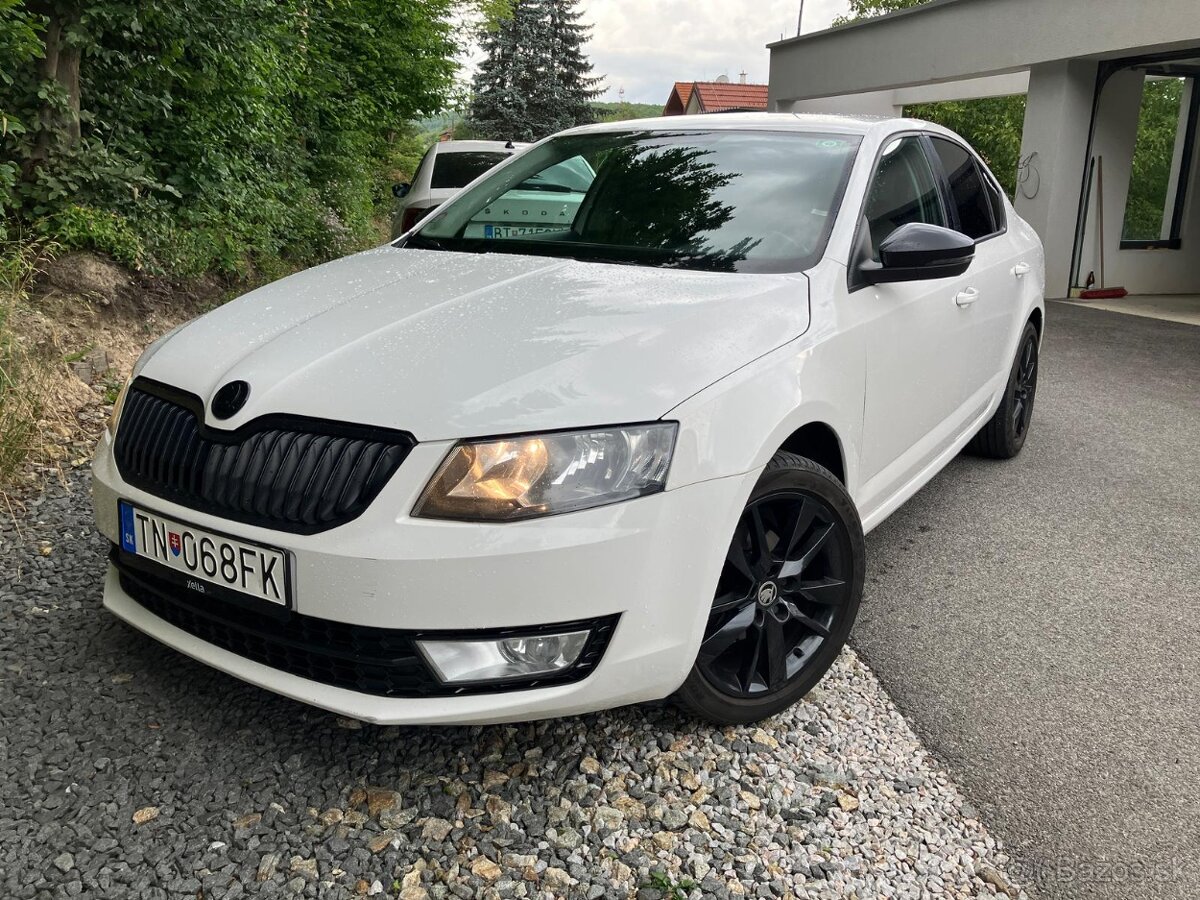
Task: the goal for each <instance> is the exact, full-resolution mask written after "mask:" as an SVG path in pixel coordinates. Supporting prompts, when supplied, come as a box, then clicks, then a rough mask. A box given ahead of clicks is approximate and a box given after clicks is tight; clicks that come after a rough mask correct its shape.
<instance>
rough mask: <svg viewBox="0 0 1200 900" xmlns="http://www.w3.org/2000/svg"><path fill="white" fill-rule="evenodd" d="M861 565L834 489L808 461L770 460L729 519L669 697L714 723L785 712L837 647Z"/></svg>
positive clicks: (844, 497) (850, 506) (852, 518)
mask: <svg viewBox="0 0 1200 900" xmlns="http://www.w3.org/2000/svg"><path fill="white" fill-rule="evenodd" d="M865 561H866V551H865V548H864V543H863V533H862V523H861V522H860V521H859V518H858V512H857V510H856V509H855V506H854V502H853V501H852V500H851V499H850V495H849V494H848V493H847V492H846V489H845V488H844V487H843V486H842V483H841V482H840V481H838V480H837V478H836V477H835V476H834V475H833V474H832V473H831V472H829V471H828V470H827V469H825V468H823V467H821V466H819V465H817V464H816V463H814V462H812V461H811V460H808V459H804V458H803V457H800V456H796V455H795V454H792V453H783V452H781V453H778V454H776V456H775V458H774V459H772V460H771V462H770V463H769V464H768V465H767V467H766V469H765V470H764V471H763V475H762V478H761V479H759V482H758V484H757V485H756V486H755V488H754V491H753V493H751V495H750V499H749V501H747V503H746V507H745V510H744V511H743V512H742V516H741V518H740V519H739V521H738V525H737V528H736V530H735V531H734V535H733V540H732V541H731V542H730V545H729V551H728V553H727V555H726V558H725V565H724V567H723V568H722V571H721V577H720V580H719V581H718V583H717V592H716V597H715V598H714V599H713V602H712V609H711V612H710V613H709V618H708V624H707V626H706V628H705V631H704V639H703V641H702V642H701V645H700V652H699V654H698V656H697V658H696V662H695V665H694V666H693V667H692V671H691V674H689V676H688V679H687V681H686V682H684V684H683V687H681V688H680V689H679V691H678V693H677V694H676V699H677V700H678V701H679V702H680V703H681V704H682V705H683V706H684V707H685V708H687V709H688V710H690V711H691V712H693V713H695V714H696V715H698V716H701V717H703V718H705V719H708V720H710V721H712V722H716V723H719V724H723V725H725V724H741V723H745V722H754V721H757V720H758V719H762V718H765V717H767V716H771V715H774V714H775V713H778V712H780V711H782V710H784V709H787V708H788V707H789V706H791V705H792V704H793V703H795V702H796V701H797V700H799V699H800V698H801V697H803V696H804V695H805V694H807V693H808V692H809V690H811V689H812V687H813V686H814V685H815V684H816V683H817V682H818V681H820V680H821V677H822V676H823V675H824V674H825V672H826V671H827V670H828V669H829V667H830V666H831V665H832V664H833V661H834V659H836V658H837V654H838V652H839V651H840V650H841V648H842V646H843V645H844V644H845V642H846V638H847V636H848V635H849V633H850V628H851V626H852V625H853V624H854V617H855V615H856V614H857V612H858V604H859V600H860V599H861V597H862V586H863V570H864V566H865Z"/></svg>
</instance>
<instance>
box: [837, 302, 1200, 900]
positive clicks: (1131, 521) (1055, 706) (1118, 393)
mask: <svg viewBox="0 0 1200 900" xmlns="http://www.w3.org/2000/svg"><path fill="white" fill-rule="evenodd" d="M867 547H868V553H869V557H870V564H869V570H868V581H867V590H866V595H865V599H864V603H863V607H862V612H861V614H860V619H859V624H858V626H857V629H856V637H855V638H854V642H855V645H856V647H857V649H858V650H859V651H860V653H861V654H862V655H863V656H864V657H865V659H866V660H867V662H868V663H869V664H870V665H871V667H872V668H873V669H874V671H875V672H876V674H877V675H878V677H879V678H880V680H881V681H882V682H883V684H884V686H885V687H886V688H887V690H888V691H889V693H890V694H891V696H892V697H893V699H894V700H895V702H896V703H897V705H898V706H899V707H900V709H901V711H902V712H904V713H905V715H906V716H907V717H908V719H909V721H910V723H911V724H912V726H913V727H914V729H915V730H916V732H917V733H918V735H919V736H920V737H921V738H922V739H923V740H924V742H925V744H926V746H927V747H928V748H929V749H930V750H931V751H932V752H933V753H934V754H935V755H936V756H937V757H939V758H940V759H941V760H942V762H943V763H945V764H946V765H947V766H948V768H949V769H950V771H951V772H952V773H953V774H954V775H955V776H956V777H957V779H958V781H959V783H960V784H961V785H962V786H963V787H964V790H965V791H966V793H967V795H968V797H969V798H970V799H971V800H972V801H974V802H975V803H976V804H977V805H978V806H979V807H980V809H981V811H982V813H983V819H984V820H985V821H987V822H988V823H989V825H990V827H991V830H992V831H993V833H994V834H996V835H997V836H998V837H1000V838H1001V839H1002V840H1003V841H1004V842H1005V843H1006V844H1007V846H1008V849H1009V851H1010V852H1011V853H1012V854H1013V855H1014V857H1015V858H1016V859H1015V862H1014V863H1013V864H1012V865H1010V873H1011V874H1012V875H1013V876H1015V877H1016V878H1017V880H1018V881H1021V882H1022V883H1024V884H1025V885H1026V886H1027V887H1028V888H1029V889H1030V892H1031V893H1033V894H1035V895H1036V896H1041V897H1045V898H1089V900H1090V898H1138V900H1142V898H1151V897H1153V898H1162V900H1167V898H1183V897H1189V898H1192V897H1196V896H1200V327H1195V326H1191V325H1184V324H1176V323H1171V322H1162V321H1156V320H1152V319H1146V318H1138V317H1135V316H1128V315H1122V314H1119V313H1112V312H1104V311H1100V310H1095V309H1088V308H1082V307H1076V306H1070V305H1066V304H1061V303H1052V304H1050V308H1049V310H1048V312H1047V325H1046V338H1045V341H1044V344H1043V348H1042V369H1041V375H1040V383H1039V389H1038V397H1037V401H1036V406H1035V411H1034V422H1033V428H1032V432H1031V434H1030V437H1029V440H1028V442H1027V444H1026V446H1025V449H1024V451H1023V452H1022V454H1021V455H1020V456H1019V457H1018V458H1017V459H1015V460H1012V461H1008V462H996V461H991V460H982V459H976V458H971V457H967V456H963V457H960V458H959V459H958V460H956V461H955V462H954V463H952V464H951V465H950V466H949V467H947V469H946V470H945V471H944V472H942V473H941V474H940V475H938V476H937V477H936V478H935V479H934V480H933V481H932V482H931V483H930V484H929V485H928V486H926V487H925V488H924V489H923V490H922V491H921V492H920V493H919V494H918V495H917V496H916V497H914V498H913V499H912V500H911V501H909V503H907V504H905V506H903V507H902V508H901V509H900V510H899V511H897V512H896V513H895V514H894V515H893V516H892V517H891V518H890V519H889V520H888V521H887V522H885V523H884V524H883V525H881V526H880V527H879V528H878V529H876V530H875V531H874V532H873V533H872V534H871V535H870V536H869V537H868V541H867Z"/></svg>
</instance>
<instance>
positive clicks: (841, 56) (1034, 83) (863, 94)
mask: <svg viewBox="0 0 1200 900" xmlns="http://www.w3.org/2000/svg"><path fill="white" fill-rule="evenodd" d="M770 51H771V77H770V103H771V108H772V109H775V110H778V111H783V112H788V111H794V112H837V111H842V112H855V113H864V112H867V113H879V114H883V115H895V114H898V113H899V112H900V110H901V109H902V108H903V107H904V106H905V105H908V104H912V103H924V102H935V101H941V100H957V99H970V98H977V97H989V96H1003V95H1008V94H1019V93H1026V94H1027V96H1028V100H1027V106H1026V113H1025V129H1024V135H1023V138H1022V144H1021V159H1022V162H1023V163H1027V165H1025V166H1024V167H1023V170H1022V171H1021V173H1020V181H1021V183H1020V184H1019V186H1018V191H1017V196H1016V201H1015V202H1016V206H1017V210H1018V211H1019V212H1020V214H1021V215H1022V216H1023V217H1024V218H1025V219H1027V220H1028V221H1029V222H1030V223H1031V224H1032V225H1033V226H1034V227H1035V228H1036V229H1037V231H1038V233H1039V234H1040V235H1041V237H1042V240H1043V242H1044V243H1045V246H1046V278H1047V293H1048V294H1049V295H1050V296H1055V297H1065V296H1066V295H1067V293H1068V290H1069V288H1070V287H1072V286H1076V285H1082V284H1083V282H1084V280H1085V279H1086V278H1087V276H1088V273H1090V272H1095V273H1096V275H1097V277H1099V270H1100V241H1099V222H1100V211H1101V209H1102V210H1103V216H1104V220H1105V221H1104V248H1103V249H1104V268H1105V281H1106V283H1107V284H1108V285H1123V286H1125V287H1126V288H1128V289H1129V291H1130V292H1132V293H1136V294H1200V201H1198V200H1197V196H1196V195H1197V193H1200V191H1198V190H1197V189H1198V188H1200V153H1197V152H1195V145H1196V127H1197V119H1198V118H1200V116H1198V107H1200V88H1197V86H1196V81H1197V76H1200V4H1198V2H1197V0H1154V2H1153V3H1136V2H1133V3H1131V2H1129V0H1053V2H1050V3H1048V2H1046V0H931V2H928V3H925V4H923V5H921V6H918V7H914V8H912V9H907V10H903V11H900V12H897V13H892V14H890V15H887V16H882V17H880V18H877V19H869V20H866V21H863V22H857V23H854V24H851V25H845V26H841V27H839V28H831V29H829V30H827V31H822V32H817V33H815V34H809V35H804V36H802V37H797V38H791V39H789V40H783V41H779V42H778V43H774V44H771V45H770ZM1168 78H1171V79H1179V80H1180V84H1181V85H1182V89H1181V91H1182V94H1181V101H1180V103H1179V111H1178V126H1177V128H1176V138H1175V142H1174V145H1173V154H1172V156H1171V160H1170V166H1171V169H1170V173H1169V178H1167V184H1166V196H1165V198H1163V201H1162V211H1161V222H1159V221H1158V220H1157V219H1155V218H1154V216H1155V215H1157V213H1154V212H1153V211H1151V216H1150V218H1151V219H1152V220H1153V221H1152V222H1151V225H1152V226H1153V228H1152V230H1153V231H1154V232H1155V233H1153V234H1149V233H1146V231H1147V225H1146V218H1147V216H1146V214H1145V211H1143V215H1142V217H1141V230H1140V232H1138V231H1137V229H1136V228H1133V227H1132V226H1131V225H1128V224H1126V216H1125V213H1126V204H1127V200H1128V198H1129V194H1130V191H1129V186H1130V178H1131V173H1133V172H1134V170H1135V166H1134V158H1135V145H1136V144H1137V136H1138V122H1139V114H1140V112H1141V109H1142V105H1143V92H1144V89H1145V85H1146V84H1148V83H1152V82H1153V81H1155V80H1162V79H1168ZM1176 93H1178V91H1176ZM1136 149H1137V152H1139V153H1141V152H1149V151H1143V149H1142V148H1141V147H1137V148H1136ZM1101 160H1102V162H1101ZM1098 168H1102V169H1103V184H1104V191H1103V198H1101V197H1100V196H1099V194H1100V192H1099V182H1100V180H1101V179H1100V178H1099V177H1097V169H1098ZM1139 171H1141V169H1140V168H1139ZM1163 174H1164V175H1165V174H1166V173H1165V172H1164V173H1163ZM1160 181H1161V179H1160ZM1123 226H1124V227H1123ZM1123 232H1124V233H1123Z"/></svg>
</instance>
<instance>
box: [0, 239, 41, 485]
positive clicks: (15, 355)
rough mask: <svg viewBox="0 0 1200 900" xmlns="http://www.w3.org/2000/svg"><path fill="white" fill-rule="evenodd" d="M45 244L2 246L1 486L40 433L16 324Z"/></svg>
mask: <svg viewBox="0 0 1200 900" xmlns="http://www.w3.org/2000/svg"><path fill="white" fill-rule="evenodd" d="M45 251H46V247H45V246H44V245H37V244H30V243H27V242H18V241H4V242H2V243H0V486H2V485H4V484H5V483H7V482H8V481H9V480H10V479H11V478H12V476H13V475H14V474H15V473H16V472H17V471H19V470H20V468H21V466H22V465H23V464H24V462H25V459H26V457H27V456H28V454H29V450H30V448H31V446H32V445H33V444H34V442H35V439H36V437H37V432H38V419H39V417H40V416H41V404H40V402H39V400H38V393H37V392H36V391H35V390H33V389H32V385H31V384H30V381H31V379H32V378H33V373H34V369H33V365H32V362H31V360H30V358H29V354H28V353H27V351H26V350H25V348H24V347H23V346H22V344H21V341H20V338H19V333H18V325H17V316H18V315H19V310H20V307H21V304H22V303H23V302H24V301H25V299H26V297H27V294H28V289H29V283H30V282H31V281H32V279H33V277H34V275H35V274H36V273H37V262H38V259H39V258H40V255H41V254H42V253H44V252H45Z"/></svg>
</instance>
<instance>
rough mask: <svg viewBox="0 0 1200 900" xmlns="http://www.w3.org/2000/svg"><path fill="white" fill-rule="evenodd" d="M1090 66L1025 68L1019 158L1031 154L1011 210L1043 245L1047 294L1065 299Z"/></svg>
mask: <svg viewBox="0 0 1200 900" xmlns="http://www.w3.org/2000/svg"><path fill="white" fill-rule="evenodd" d="M1096 65H1097V64H1096V63H1095V62H1089V61H1086V60H1063V61H1060V62H1050V63H1041V64H1039V65H1035V66H1033V67H1032V68H1031V69H1030V72H1029V94H1028V100H1027V103H1026V107H1025V130H1024V133H1023V136H1022V138H1021V159H1022V160H1024V159H1026V158H1028V157H1030V156H1031V154H1032V159H1031V160H1030V167H1029V173H1028V175H1029V177H1028V179H1027V180H1026V181H1025V182H1024V183H1023V184H1018V185H1017V198H1016V208H1017V212H1018V214H1020V216H1021V217H1022V218H1023V219H1025V220H1026V221H1027V222H1029V224H1030V225H1032V226H1033V228H1034V230H1036V231H1037V233H1038V235H1039V236H1040V237H1041V239H1042V243H1043V244H1044V245H1045V248H1046V296H1048V297H1065V296H1067V293H1068V291H1069V289H1070V286H1071V252H1072V250H1073V249H1074V246H1075V226H1076V224H1077V222H1078V218H1079V200H1080V192H1081V190H1082V186H1083V175H1084V171H1085V169H1086V166H1087V155H1088V133H1089V131H1090V130H1091V120H1092V102H1093V99H1094V96H1095V90H1096ZM1030 195H1032V196H1030ZM1106 212H1107V211H1106ZM1106 224H1107V223H1106Z"/></svg>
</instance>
